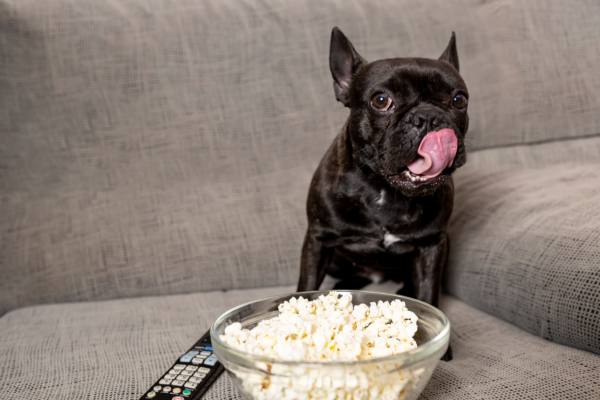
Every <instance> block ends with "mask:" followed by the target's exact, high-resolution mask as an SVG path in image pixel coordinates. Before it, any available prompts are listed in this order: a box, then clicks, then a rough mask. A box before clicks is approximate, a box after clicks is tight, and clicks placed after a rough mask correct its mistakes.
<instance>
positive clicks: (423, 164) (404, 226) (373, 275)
mask: <svg viewBox="0 0 600 400" xmlns="http://www.w3.org/2000/svg"><path fill="white" fill-rule="evenodd" d="M329 67H330V70H331V74H332V76H333V89H334V93H335V97H336V99H337V100H338V101H340V102H341V103H342V104H343V105H344V106H346V107H347V108H349V111H350V115H349V117H348V119H347V121H346V123H345V124H344V126H343V128H342V130H341V132H340V133H339V134H338V135H337V137H336V138H335V139H334V141H333V143H332V144H331V146H330V147H329V149H328V150H327V151H326V153H325V155H324V157H323V159H322V160H321V162H320V164H319V166H318V167H317V170H316V172H315V173H314V176H313V179H312V182H311V185H310V189H309V193H308V200H307V216H308V229H307V232H306V236H305V239H304V244H303V247H302V258H301V267H300V277H299V281H298V291H307V290H317V289H318V288H319V286H320V285H321V283H322V281H323V279H324V277H325V275H326V274H329V275H331V276H333V277H335V278H338V279H339V281H338V283H337V284H336V286H335V288H336V289H359V288H361V287H364V286H366V285H367V284H369V283H371V282H372V281H373V280H376V281H381V280H393V281H397V282H399V283H400V282H401V283H402V285H401V289H400V290H399V291H398V293H401V294H404V295H407V296H411V297H415V298H417V299H420V300H423V301H426V302H428V303H430V304H432V305H434V306H437V305H438V301H439V296H440V291H441V278H442V273H443V270H444V266H445V264H446V260H447V255H448V245H449V240H448V233H447V226H448V220H449V218H450V215H451V213H452V207H453V201H454V185H453V181H452V177H451V175H452V173H453V172H454V171H455V170H456V169H457V168H459V167H460V166H462V165H463V164H464V163H465V162H466V152H465V144H464V138H465V134H466V132H467V128H468V125H469V117H468V115H467V106H468V99H469V92H468V90H467V87H466V85H465V82H464V81H463V79H462V78H461V76H460V74H459V63H458V53H457V50H456V37H455V34H454V32H453V33H452V36H451V38H450V41H449V43H448V45H447V47H446V49H445V50H444V52H443V53H442V55H441V56H440V57H439V58H438V59H437V60H435V59H428V58H391V59H383V60H377V61H374V62H367V61H366V60H365V59H363V58H362V57H361V56H360V55H359V54H358V52H357V51H356V50H355V49H354V46H353V45H352V43H350V41H349V40H348V39H347V38H346V36H345V35H344V34H343V33H342V31H341V30H340V29H338V28H337V27H335V28H333V31H332V33H331V45H330V53H329ZM399 286H400V285H399ZM450 358H451V356H450V352H448V353H447V354H446V356H445V359H450Z"/></svg>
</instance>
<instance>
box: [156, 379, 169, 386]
mask: <svg viewBox="0 0 600 400" xmlns="http://www.w3.org/2000/svg"><path fill="white" fill-rule="evenodd" d="M158 383H159V384H160V385H170V384H171V379H161V380H160V381H158Z"/></svg>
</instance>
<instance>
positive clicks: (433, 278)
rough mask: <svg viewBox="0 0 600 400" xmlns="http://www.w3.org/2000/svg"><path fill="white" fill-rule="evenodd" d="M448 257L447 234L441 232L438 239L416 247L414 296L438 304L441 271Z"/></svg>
mask: <svg viewBox="0 0 600 400" xmlns="http://www.w3.org/2000/svg"><path fill="white" fill-rule="evenodd" d="M447 259H448V235H447V234H446V233H442V234H441V235H440V237H439V239H438V240H437V241H436V242H434V243H432V244H428V245H425V246H420V247H419V248H418V249H417V257H416V259H415V264H414V267H413V285H414V286H413V287H414V290H415V297H416V298H417V299H419V300H423V301H426V302H427V303H429V304H431V305H434V306H436V307H437V306H438V304H439V300H440V291H441V286H442V273H443V271H444V267H445V266H446V261H447Z"/></svg>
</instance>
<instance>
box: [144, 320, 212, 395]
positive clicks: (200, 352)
mask: <svg viewBox="0 0 600 400" xmlns="http://www.w3.org/2000/svg"><path fill="white" fill-rule="evenodd" d="M222 373H223V365H222V364H221V363H220V362H219V361H218V360H217V357H216V356H215V354H214V352H213V347H212V343H211V342H210V331H207V332H206V333H205V334H204V335H202V337H201V338H200V340H198V341H197V342H196V344H194V345H193V346H192V348H191V349H189V350H188V351H186V352H185V353H184V354H183V355H182V356H181V357H179V358H178V359H177V361H176V362H175V364H173V366H172V367H171V368H170V369H169V370H168V371H167V372H165V373H164V374H163V376H161V377H160V379H159V380H158V381H157V382H156V383H155V384H154V385H152V387H150V389H148V390H147V391H146V393H144V395H143V396H142V397H141V398H140V400H147V399H156V400H197V399H200V398H201V397H202V395H203V394H204V393H205V392H206V391H207V390H208V388H210V386H211V385H212V384H213V382H214V381H215V380H216V379H217V378H218V377H219V376H220V375H221V374H222Z"/></svg>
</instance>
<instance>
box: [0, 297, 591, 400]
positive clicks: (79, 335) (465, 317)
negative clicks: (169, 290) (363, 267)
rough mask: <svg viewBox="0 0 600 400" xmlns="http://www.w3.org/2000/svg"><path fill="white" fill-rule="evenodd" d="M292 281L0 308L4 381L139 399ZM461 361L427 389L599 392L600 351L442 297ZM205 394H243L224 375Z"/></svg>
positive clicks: (19, 395) (572, 395)
mask: <svg viewBox="0 0 600 400" xmlns="http://www.w3.org/2000/svg"><path fill="white" fill-rule="evenodd" d="M291 290H293V287H285V286H283V287H282V286H280V287H273V288H264V289H250V290H236V291H228V292H223V291H215V292H206V293H195V294H187V295H172V296H162V297H148V298H136V299H124V300H110V301H104V302H90V303H73V304H57V305H45V306H35V307H27V308H22V309H18V310H15V311H12V312H10V313H8V314H6V315H5V316H3V317H2V318H0V359H1V360H2V363H1V365H0V387H2V388H3V393H2V398H7V399H14V400H20V399H23V400H25V399H27V400H29V399H40V398H52V399H68V398H80V399H82V398H85V399H98V400H100V399H102V400H112V399H115V400H117V399H118V400H121V399H137V398H139V396H141V395H142V394H143V392H144V390H145V389H147V388H148V386H149V385H150V384H152V383H153V382H154V381H155V380H156V379H157V378H158V377H159V376H160V374H161V372H163V371H165V370H166V369H167V368H168V367H169V366H170V365H171V363H172V362H173V361H174V360H175V358H176V357H177V356H179V355H180V354H181V353H182V352H183V351H184V350H186V349H187V348H188V346H190V345H191V344H192V343H193V342H194V341H195V340H196V339H197V338H198V337H199V336H200V335H201V334H202V333H203V332H204V331H205V330H206V329H207V328H208V326H209V324H210V323H211V322H212V320H213V319H214V318H215V317H216V316H217V315H218V314H220V313H221V312H222V311H224V310H225V309H227V308H229V307H231V306H234V305H236V304H238V303H241V302H245V301H248V300H251V299H256V298H261V297H266V296H272V295H276V294H281V293H286V292H290V291H291ZM443 308H444V309H445V310H446V311H447V313H448V315H449V317H450V319H451V321H452V324H453V333H452V345H453V347H454V353H455V354H454V356H455V358H454V361H452V362H450V363H440V367H439V368H438V369H437V371H436V372H435V374H434V377H433V379H432V381H431V382H430V384H429V386H428V387H427V389H426V391H425V393H424V394H423V398H424V399H461V400H464V399H481V398H503V399H509V400H510V399H515V400H516V399H519V400H520V399H524V398H551V397H552V395H554V394H556V395H557V398H561V399H582V398H593V397H594V395H595V396H600V385H599V382H598V377H599V376H600V357H598V356H596V355H594V354H592V353H588V352H585V351H581V350H576V349H572V348H569V347H565V346H561V345H557V344H554V343H551V342H548V341H545V340H544V339H542V338H539V337H537V336H533V335H530V334H528V333H526V332H524V331H522V330H520V329H518V328H516V327H513V326H511V325H510V324H508V323H506V322H503V321H500V320H498V319H496V318H495V317H492V316H489V315H486V314H485V313H483V312H481V311H477V310H475V309H473V308H471V307H470V306H467V305H466V304H465V303H462V302H461V301H459V300H457V299H455V298H446V299H444V303H443ZM206 399H211V400H217V399H220V400H223V399H240V396H239V394H238V393H237V392H236V391H235V390H234V389H233V388H232V386H231V382H230V381H229V379H228V378H227V377H226V376H223V377H222V378H221V379H220V380H219V381H218V383H217V384H216V385H215V386H214V387H213V388H211V391H210V392H209V393H208V394H207V396H206Z"/></svg>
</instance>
